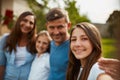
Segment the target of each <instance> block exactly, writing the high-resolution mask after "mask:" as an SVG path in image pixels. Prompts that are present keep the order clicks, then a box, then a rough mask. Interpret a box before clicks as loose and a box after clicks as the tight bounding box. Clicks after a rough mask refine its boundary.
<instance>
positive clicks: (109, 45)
mask: <svg viewBox="0 0 120 80" xmlns="http://www.w3.org/2000/svg"><path fill="white" fill-rule="evenodd" d="M102 49H103V53H102V56H103V57H106V58H114V57H115V51H116V47H115V40H114V39H111V38H103V39H102Z"/></svg>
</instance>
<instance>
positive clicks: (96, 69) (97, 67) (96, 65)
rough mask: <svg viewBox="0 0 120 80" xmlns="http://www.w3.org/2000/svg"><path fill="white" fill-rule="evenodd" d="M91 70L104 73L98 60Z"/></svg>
mask: <svg viewBox="0 0 120 80" xmlns="http://www.w3.org/2000/svg"><path fill="white" fill-rule="evenodd" d="M91 71H92V72H98V73H104V71H103V70H101V69H100V68H99V65H98V62H96V63H95V64H94V65H93V66H92V68H91Z"/></svg>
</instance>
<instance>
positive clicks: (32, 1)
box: [26, 0, 48, 32]
mask: <svg viewBox="0 0 120 80" xmlns="http://www.w3.org/2000/svg"><path fill="white" fill-rule="evenodd" d="M26 1H27V3H28V5H29V7H30V8H31V9H32V11H33V12H34V14H35V15H36V20H37V32H39V31H41V30H45V29H46V28H45V22H46V21H45V10H46V9H48V8H47V4H48V1H47V0H43V2H44V5H42V4H39V3H37V2H36V0H26Z"/></svg>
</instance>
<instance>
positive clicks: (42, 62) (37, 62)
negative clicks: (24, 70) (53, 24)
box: [28, 31, 52, 80]
mask: <svg viewBox="0 0 120 80" xmlns="http://www.w3.org/2000/svg"><path fill="white" fill-rule="evenodd" d="M51 40H52V39H51V37H50V36H49V33H48V32H47V31H41V32H40V33H38V35H37V39H36V50H37V54H36V57H35V59H34V61H33V62H32V66H31V71H30V75H29V78H28V80H48V75H49V70H50V64H49V49H50V41H51Z"/></svg>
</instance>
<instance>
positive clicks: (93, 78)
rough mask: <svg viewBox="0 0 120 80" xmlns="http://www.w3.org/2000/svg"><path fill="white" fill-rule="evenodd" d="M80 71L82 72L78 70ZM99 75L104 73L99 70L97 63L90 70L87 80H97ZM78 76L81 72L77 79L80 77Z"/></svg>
mask: <svg viewBox="0 0 120 80" xmlns="http://www.w3.org/2000/svg"><path fill="white" fill-rule="evenodd" d="M80 70H81V71H82V68H80ZM101 73H104V71H103V70H101V69H100V68H99V65H98V63H95V64H94V65H93V66H92V68H91V70H90V73H89V76H88V79H87V80H97V77H98V75H99V74H101ZM80 74H81V72H79V77H80ZM77 80H78V79H77Z"/></svg>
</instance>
